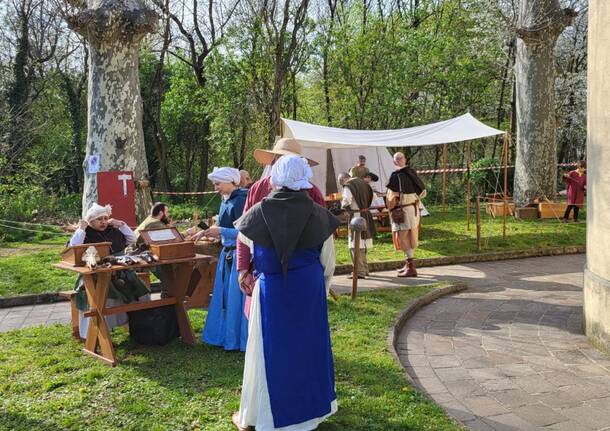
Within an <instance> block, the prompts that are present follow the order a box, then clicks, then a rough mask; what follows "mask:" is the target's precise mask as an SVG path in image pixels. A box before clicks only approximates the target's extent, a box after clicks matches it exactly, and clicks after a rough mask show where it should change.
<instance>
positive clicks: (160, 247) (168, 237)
mask: <svg viewBox="0 0 610 431" xmlns="http://www.w3.org/2000/svg"><path fill="white" fill-rule="evenodd" d="M140 235H142V239H143V240H144V242H145V243H146V244H148V247H149V248H150V251H151V253H153V254H154V255H156V256H157V257H158V258H159V260H160V261H163V260H172V259H183V258H186V257H193V256H195V243H194V242H193V241H185V240H184V238H183V237H182V235H181V234H180V232H178V229H176V228H175V227H167V228H161V229H148V230H143V231H141V232H140Z"/></svg>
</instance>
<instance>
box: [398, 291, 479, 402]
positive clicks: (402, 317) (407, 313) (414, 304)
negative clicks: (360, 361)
mask: <svg viewBox="0 0 610 431" xmlns="http://www.w3.org/2000/svg"><path fill="white" fill-rule="evenodd" d="M467 288H468V285H466V284H465V283H461V282H455V283H451V284H450V285H449V286H445V287H441V288H440V289H435V290H433V291H432V292H430V293H427V294H425V295H424V296H420V297H419V298H417V299H414V300H413V301H411V302H410V303H409V305H407V307H406V308H404V309H403V310H402V311H401V312H400V314H399V315H398V316H397V317H396V319H394V323H393V324H392V327H391V328H390V332H389V334H388V351H389V352H390V354H391V355H392V356H393V357H394V359H395V360H396V362H397V363H398V364H399V365H400V366H401V368H404V367H403V365H402V363H401V362H400V358H399V357H398V352H397V351H396V350H397V349H398V346H397V344H398V341H397V340H398V335H399V334H400V331H402V328H403V327H404V326H405V324H406V323H407V320H409V319H410V318H411V317H413V315H414V314H415V313H417V311H418V310H419V309H420V308H422V307H424V306H426V305H428V304H430V303H431V302H434V301H436V300H437V299H438V298H440V297H441V296H446V295H451V294H452V293H457V292H461V291H462V290H466V289H467ZM405 376H406V377H407V380H409V382H410V383H411V384H413V386H416V387H418V386H417V384H416V383H415V382H414V381H413V379H412V378H411V376H409V374H407V373H406V372H405ZM420 390H421V391H422V392H424V393H425V391H424V390H423V389H421V388H420Z"/></svg>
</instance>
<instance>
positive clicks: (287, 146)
mask: <svg viewBox="0 0 610 431" xmlns="http://www.w3.org/2000/svg"><path fill="white" fill-rule="evenodd" d="M278 155H279V156H285V155H295V156H301V155H302V150H301V144H299V141H297V140H296V139H294V138H281V139H278V141H277V142H276V143H275V145H274V146H273V149H271V150H254V158H255V159H256V161H257V162H259V163H260V164H261V165H271V164H273V160H274V159H275V156H278ZM307 161H308V162H309V166H316V165H317V164H318V162H316V161H314V160H311V159H307Z"/></svg>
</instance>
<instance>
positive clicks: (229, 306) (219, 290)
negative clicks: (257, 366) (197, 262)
mask: <svg viewBox="0 0 610 431" xmlns="http://www.w3.org/2000/svg"><path fill="white" fill-rule="evenodd" d="M227 256H229V259H227ZM244 304H245V295H244V294H243V293H242V291H241V290H239V282H238V273H237V270H236V269H235V250H230V251H226V250H225V249H223V250H222V252H221V253H220V256H219V257H218V266H217V270H216V280H215V281H214V291H213V293H212V300H211V301H210V307H209V309H208V317H207V320H206V321H205V327H204V328H203V333H202V334H201V340H202V341H203V342H204V343H207V344H212V345H214V346H222V347H224V348H225V350H238V349H239V350H241V351H242V352H244V351H245V350H246V343H247V341H248V320H247V319H246V316H245V314H244Z"/></svg>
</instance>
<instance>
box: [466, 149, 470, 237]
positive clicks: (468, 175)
mask: <svg viewBox="0 0 610 431" xmlns="http://www.w3.org/2000/svg"><path fill="white" fill-rule="evenodd" d="M466 175H467V182H466V228H467V230H468V232H470V141H468V142H466Z"/></svg>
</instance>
